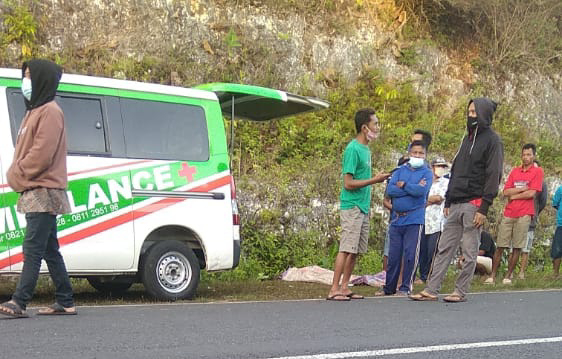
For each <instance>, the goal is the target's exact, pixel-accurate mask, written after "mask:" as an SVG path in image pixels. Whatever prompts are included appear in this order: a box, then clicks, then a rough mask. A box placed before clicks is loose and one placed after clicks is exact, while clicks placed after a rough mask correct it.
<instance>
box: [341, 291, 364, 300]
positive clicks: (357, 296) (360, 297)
mask: <svg viewBox="0 0 562 359" xmlns="http://www.w3.org/2000/svg"><path fill="white" fill-rule="evenodd" d="M345 296H346V297H348V298H349V299H365V297H364V296H362V295H361V294H356V293H353V292H351V293H349V294H346V295H345Z"/></svg>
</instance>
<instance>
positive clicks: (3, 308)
mask: <svg viewBox="0 0 562 359" xmlns="http://www.w3.org/2000/svg"><path fill="white" fill-rule="evenodd" d="M0 314H3V315H7V316H8V317H12V318H28V317H29V315H27V313H26V312H25V310H23V309H21V307H20V306H19V305H18V304H17V303H14V302H5V303H2V304H0Z"/></svg>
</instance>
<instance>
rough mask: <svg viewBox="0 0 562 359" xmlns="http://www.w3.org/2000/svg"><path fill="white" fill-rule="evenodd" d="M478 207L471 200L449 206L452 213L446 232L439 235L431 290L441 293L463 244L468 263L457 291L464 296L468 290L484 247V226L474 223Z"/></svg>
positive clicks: (446, 223) (432, 268) (456, 285)
mask: <svg viewBox="0 0 562 359" xmlns="http://www.w3.org/2000/svg"><path fill="white" fill-rule="evenodd" d="M477 210H478V208H477V207H476V206H474V205H472V204H470V203H458V204H452V205H451V207H450V208H449V217H447V222H445V226H444V227H443V233H442V234H441V238H439V243H438V245H437V252H436V253H435V257H434V258H433V265H432V267H431V272H430V274H429V280H428V282H427V287H426V288H425V291H426V292H428V293H429V294H433V295H437V294H438V293H439V290H440V289H441V284H442V283H443V279H444V278H445V275H446V274H447V270H448V269H449V264H450V263H451V260H452V259H453V256H454V255H455V253H456V251H457V249H458V247H459V245H460V246H461V249H462V254H463V256H464V263H463V265H462V270H461V272H460V274H459V276H458V278H457V281H456V283H455V292H457V293H458V294H460V295H461V296H463V297H464V296H466V294H467V293H468V290H469V289H470V282H471V281H472V277H473V276H474V269H475V268H476V258H477V256H478V247H480V233H481V230H480V229H479V228H476V227H474V225H473V224H472V221H473V219H474V214H475V213H476V211H477Z"/></svg>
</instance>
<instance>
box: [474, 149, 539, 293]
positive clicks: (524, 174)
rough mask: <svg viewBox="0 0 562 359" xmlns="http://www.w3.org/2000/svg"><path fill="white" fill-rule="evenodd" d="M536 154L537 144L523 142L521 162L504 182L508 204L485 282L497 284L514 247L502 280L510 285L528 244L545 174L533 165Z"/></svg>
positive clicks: (504, 192) (504, 193)
mask: <svg viewBox="0 0 562 359" xmlns="http://www.w3.org/2000/svg"><path fill="white" fill-rule="evenodd" d="M536 154H537V149H536V147H535V145H534V144H532V143H528V144H526V145H524V146H523V149H522V151H521V160H522V165H521V166H520V167H515V168H513V169H512V170H511V172H510V173H509V176H508V177H507V181H506V182H505V186H504V189H503V195H504V196H505V197H506V198H507V204H506V206H505V209H504V212H503V218H502V222H501V224H500V226H499V230H498V239H497V250H496V252H495V253H494V259H493V263H492V274H491V275H490V277H489V278H488V279H486V281H485V282H484V283H486V284H495V281H496V272H497V270H498V267H499V265H500V260H501V257H502V253H503V250H504V249H505V248H508V247H512V248H513V253H512V255H511V257H510V258H509V263H508V268H507V272H506V274H505V277H504V279H503V282H502V283H503V284H511V274H512V273H513V270H514V269H515V265H516V264H517V261H518V260H519V254H520V253H521V248H523V247H524V246H525V245H526V240H527V231H528V230H529V224H530V223H531V219H532V218H533V216H534V215H535V201H534V199H535V194H536V193H537V192H540V191H542V181H543V177H544V173H543V170H542V168H540V167H538V166H535V165H534V161H535V156H536Z"/></svg>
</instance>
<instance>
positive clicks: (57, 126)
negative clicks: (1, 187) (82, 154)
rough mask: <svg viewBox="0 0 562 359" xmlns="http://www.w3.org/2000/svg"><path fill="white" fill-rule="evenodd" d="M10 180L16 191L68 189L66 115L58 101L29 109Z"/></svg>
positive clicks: (19, 135) (19, 136)
mask: <svg viewBox="0 0 562 359" xmlns="http://www.w3.org/2000/svg"><path fill="white" fill-rule="evenodd" d="M7 179H8V184H9V185H10V187H12V189H13V190H14V191H15V192H23V191H26V190H29V189H32V188H37V187H44V188H59V189H66V186H67V173H66V133H65V130H64V115H63V113H62V110H61V109H60V107H59V105H57V103H56V102H55V101H50V102H47V103H45V104H44V105H41V106H38V107H36V108H33V109H31V110H28V111H27V112H26V114H25V117H24V119H23V122H22V124H21V127H20V129H19V131H18V138H17V141H16V149H15V152H14V160H13V161H12V164H11V166H10V168H9V169H8V173H7Z"/></svg>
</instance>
